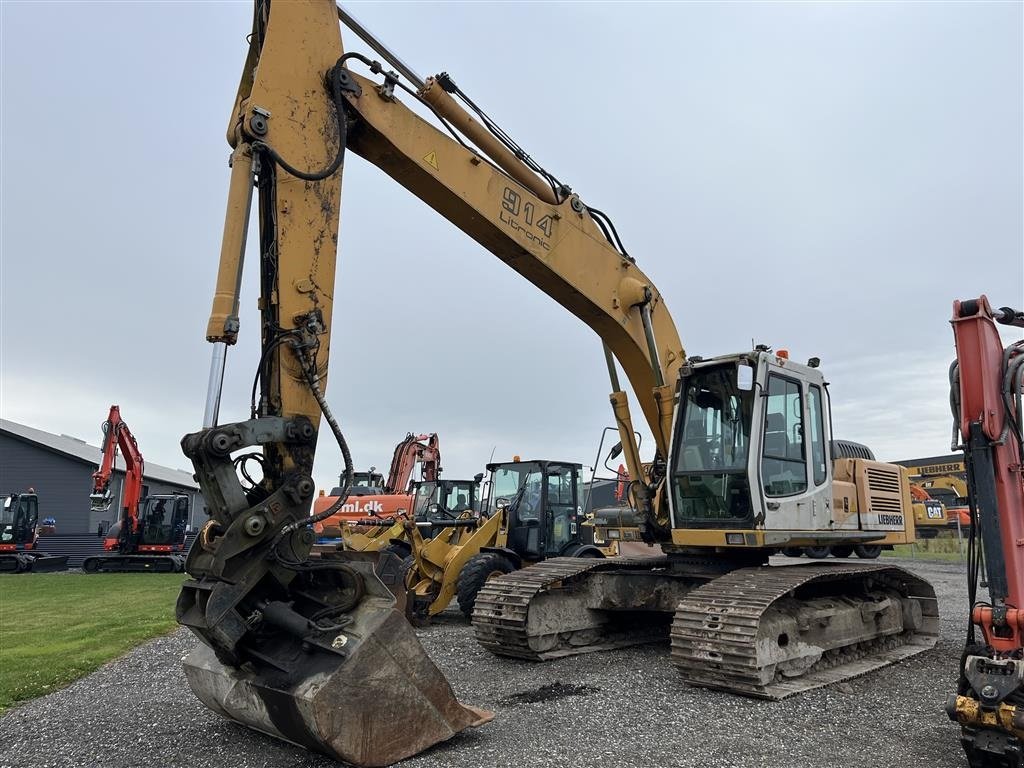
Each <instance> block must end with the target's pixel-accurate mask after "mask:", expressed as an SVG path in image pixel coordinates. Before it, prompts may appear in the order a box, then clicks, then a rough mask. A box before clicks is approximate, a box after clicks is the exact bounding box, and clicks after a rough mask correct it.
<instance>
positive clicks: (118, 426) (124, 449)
mask: <svg viewBox="0 0 1024 768" xmlns="http://www.w3.org/2000/svg"><path fill="white" fill-rule="evenodd" d="M118 450H120V451H121V454H122V455H123V456H124V463H125V473H124V489H123V492H122V495H121V506H122V526H123V527H122V535H127V534H128V533H129V532H130V533H138V530H139V501H140V500H141V499H142V477H143V474H144V470H143V468H144V466H145V465H144V462H143V460H142V453H141V452H140V451H139V444H138V442H137V441H136V440H135V436H134V435H133V434H132V431H131V430H130V429H129V428H128V424H127V423H125V422H124V421H123V420H122V419H121V409H120V407H119V406H116V405H112V406H110V413H109V414H108V416H107V420H106V421H104V422H103V447H102V448H101V450H100V455H101V458H100V466H99V468H98V469H97V470H96V471H95V472H93V473H92V485H93V488H92V494H91V495H90V496H89V501H90V502H91V505H92V509H93V510H94V511H98V512H99V511H104V510H106V509H109V508H110V504H111V502H112V500H113V499H112V496H111V493H110V480H111V478H112V477H113V475H114V464H115V461H116V459H117V452H118Z"/></svg>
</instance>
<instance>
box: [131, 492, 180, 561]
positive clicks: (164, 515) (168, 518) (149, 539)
mask: <svg viewBox="0 0 1024 768" xmlns="http://www.w3.org/2000/svg"><path fill="white" fill-rule="evenodd" d="M141 506H142V510H141V512H140V514H139V517H140V518H141V522H142V543H143V544H165V545H170V546H171V547H174V548H175V549H177V550H180V549H181V548H182V547H183V545H184V543H185V528H186V527H187V526H188V497H187V496H184V495H177V494H176V495H173V496H149V497H147V498H146V499H144V500H143V502H142V505H141Z"/></svg>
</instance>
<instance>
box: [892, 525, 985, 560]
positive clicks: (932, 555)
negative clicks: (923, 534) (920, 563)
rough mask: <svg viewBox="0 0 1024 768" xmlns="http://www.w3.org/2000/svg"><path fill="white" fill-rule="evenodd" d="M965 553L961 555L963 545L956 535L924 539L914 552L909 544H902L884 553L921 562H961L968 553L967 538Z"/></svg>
mask: <svg viewBox="0 0 1024 768" xmlns="http://www.w3.org/2000/svg"><path fill="white" fill-rule="evenodd" d="M962 546H963V551H964V553H965V554H963V555H961V554H960V547H961V544H960V542H959V541H958V540H957V538H956V536H955V535H951V534H948V533H946V532H945V531H944V532H943V534H942V535H941V536H939V537H937V538H934V539H923V540H921V541H918V542H917V543H916V544H914V548H913V550H911V548H910V545H909V544H900V545H897V546H896V547H894V548H893V550H892V551H891V552H890V551H884V550H883V552H882V555H883V556H885V557H914V558H920V559H921V560H945V561H947V562H951V563H954V562H960V561H962V560H963V559H964V558H966V556H967V555H966V552H967V538H966V537H964V541H963V545H962Z"/></svg>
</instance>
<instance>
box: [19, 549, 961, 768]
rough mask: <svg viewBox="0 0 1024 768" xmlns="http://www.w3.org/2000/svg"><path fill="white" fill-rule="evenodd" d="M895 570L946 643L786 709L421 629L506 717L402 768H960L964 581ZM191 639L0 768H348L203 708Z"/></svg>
mask: <svg viewBox="0 0 1024 768" xmlns="http://www.w3.org/2000/svg"><path fill="white" fill-rule="evenodd" d="M889 562H893V561H889ZM900 564H901V565H904V566H906V567H908V568H910V569H911V570H913V571H916V572H918V573H920V574H921V575H922V576H924V577H925V578H927V579H929V580H930V581H931V582H932V583H933V584H934V585H935V588H936V592H937V593H938V597H939V610H940V614H941V616H942V636H941V639H940V640H939V643H938V646H937V647H936V648H935V649H934V650H931V651H928V652H926V653H923V654H920V655H918V656H915V657H914V658H912V659H909V660H907V661H905V662H903V663H900V664H898V665H895V666H891V667H887V668H886V669H883V670H880V671H877V672H873V673H871V674H868V675H865V676H863V677H860V678H857V679H855V680H852V681H849V682H848V683H842V684H839V685H837V686H832V687H830V688H826V689H820V690H817V691H811V692H809V693H805V694H803V695H800V696H796V697H793V698H791V699H787V700H785V701H783V702H775V703H772V702H762V701H754V700H750V699H743V698H740V697H735V696H730V695H727V694H722V693H717V692H713V691H706V690H699V689H694V688H689V687H687V686H686V685H684V684H683V683H682V682H681V681H680V680H679V679H678V677H677V676H676V675H675V674H674V672H673V669H672V667H671V666H670V664H669V659H668V648H667V646H646V647H640V648H632V649H626V650H621V651H611V652H605V653H596V654H590V655H586V656H579V657H576V658H568V659H562V660H559V661H554V662H549V663H546V664H533V663H529V662H518V661H513V660H510V659H499V658H497V657H495V656H492V655H491V654H489V653H487V652H486V651H483V650H482V649H480V648H479V647H478V646H477V644H476V642H475V641H474V640H473V636H472V632H471V631H470V629H469V627H468V625H467V624H466V623H465V622H463V621H462V620H461V619H460V617H459V615H458V614H452V615H449V614H445V615H443V616H442V617H441V621H440V622H438V623H435V624H434V625H432V626H430V627H428V628H426V629H423V630H420V631H419V635H420V638H421V640H422V642H423V645H424V647H425V648H426V649H427V651H428V653H429V654H430V656H431V657H432V658H433V659H434V661H435V662H436V663H437V664H438V665H439V666H440V667H441V669H442V670H443V671H444V673H445V674H446V675H447V676H448V678H449V679H450V680H451V681H452V684H453V686H454V688H455V690H456V693H457V694H458V695H459V698H460V699H461V700H462V701H464V702H466V703H468V704H473V705H475V706H479V707H486V708H488V709H492V710H494V711H495V712H496V715H495V719H494V721H493V722H492V723H490V724H488V725H486V726H484V727H482V728H479V729H476V730H473V731H470V732H466V733H463V734H461V735H459V736H457V737H456V738H454V739H452V740H451V741H449V742H447V743H445V744H442V745H440V746H438V747H435V748H433V749H431V750H430V751H428V752H426V753H424V754H421V755H419V756H417V757H415V758H412V759H409V760H407V761H404V762H403V763H402V766H403V768H428V767H430V768H441V767H442V766H445V767H447V766H465V767H467V768H468V767H474V768H475V767H476V766H516V768H522V767H523V766H530V767H531V768H532V767H533V766H562V765H570V764H571V765H573V766H580V767H584V766H600V767H601V768H612V767H614V766H651V767H652V768H653V767H655V766H659V767H660V766H680V767H682V766H702V767H703V766H706V767H707V768H732V767H733V766H736V767H737V768H738V767H739V766H743V768H759V767H760V766H771V767H772V768H788V767H790V766H792V767H793V768H796V767H797V766H799V767H800V768H804V766H821V767H822V768H825V767H827V766H836V767H837V768H839V767H841V768H857V767H860V766H863V767H864V768H868V767H870V768H889V767H892V768H895V767H896V766H899V768H912V767H914V766H921V767H922V768H924V767H925V766H927V768H946V767H947V766H948V767H949V768H953V767H954V766H955V767H957V768H962V767H963V766H964V765H965V761H964V759H963V757H962V753H961V751H960V747H959V743H958V741H957V735H958V730H957V728H956V727H955V726H954V725H953V724H952V723H951V722H950V721H949V720H948V719H947V718H946V715H945V714H944V713H943V705H944V702H945V700H946V696H947V695H948V694H949V692H951V691H952V690H953V689H954V685H955V679H956V668H957V664H958V660H959V655H960V648H961V644H962V642H963V632H964V622H965V617H966V612H967V596H966V585H965V575H964V570H965V569H964V567H963V566H962V565H960V564H957V563H934V562H929V563H923V562H921V561H904V562H902V563H900ZM194 642H195V641H194V640H193V639H192V638H191V637H190V635H188V634H187V633H186V632H185V631H184V630H180V631H178V632H176V633H174V634H172V635H170V636H168V637H164V638H160V639H157V640H154V641H152V642H150V643H148V644H146V645H144V646H142V647H140V648H137V649H136V650H134V651H132V652H131V653H129V654H127V655H126V656H123V657H122V658H120V659H118V660H116V661H113V662H111V663H110V664H108V665H106V666H105V667H103V668H102V669H100V670H97V671H96V672H95V673H93V674H92V675H90V676H88V677H86V678H83V679H82V680H80V681H78V682H77V683H75V684H73V685H71V686H69V687H68V688H66V689H64V690H62V691H58V692H56V693H53V694H51V695H49V696H46V697H43V698H41V699H36V700H35V701H32V702H29V703H27V704H25V705H23V706H20V707H17V708H16V709H13V710H11V711H10V712H8V713H6V714H5V715H3V716H2V717H0V734H2V737H0V742H2V743H0V766H2V767H3V768H6V767H7V766H32V767H33V768H42V767H43V766H47V767H49V766H53V767H55V768H56V767H57V766H61V767H63V766H104V767H107V766H109V767H110V768H126V767H127V766H143V765H150V766H188V768H227V767H228V766H231V768H262V767H264V766H266V767H269V766H275V768H278V767H279V768H328V767H329V766H337V763H335V762H333V761H331V760H329V759H327V758H324V757H321V756H318V755H314V754H311V753H308V752H306V751H304V750H302V749H300V748H297V747H293V746H290V745H288V744H285V743H283V742H279V741H276V740H274V739H271V738H269V737H266V736H263V735H261V734H259V733H255V732H253V731H249V730H247V729H245V728H243V727H241V726H238V725H235V724H234V723H231V722H228V721H226V720H224V719H222V718H220V717H218V716H217V715H214V714H213V713H211V712H209V711H208V710H206V709H205V708H204V707H203V706H202V705H200V704H199V702H198V701H197V700H196V699H195V698H193V696H192V694H191V692H190V691H189V690H188V687H187V685H186V683H185V679H184V675H183V674H182V671H181V664H180V660H181V658H182V657H183V656H184V655H185V654H186V653H187V652H188V650H189V649H190V648H191V647H192V646H193V645H194ZM399 727H400V726H399Z"/></svg>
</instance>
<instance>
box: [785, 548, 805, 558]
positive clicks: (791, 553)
mask: <svg viewBox="0 0 1024 768" xmlns="http://www.w3.org/2000/svg"><path fill="white" fill-rule="evenodd" d="M782 554H784V555H785V556H786V557H803V556H804V549H803V547H783V548H782Z"/></svg>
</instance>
